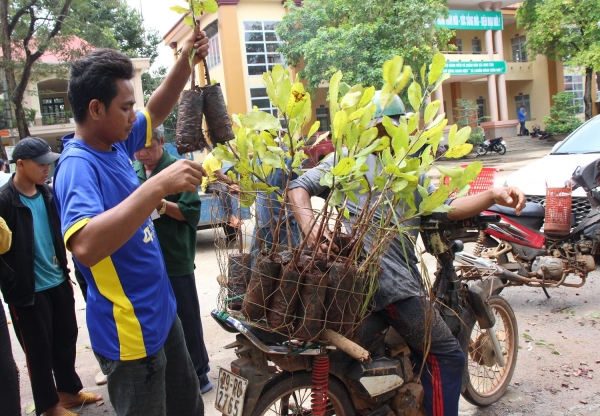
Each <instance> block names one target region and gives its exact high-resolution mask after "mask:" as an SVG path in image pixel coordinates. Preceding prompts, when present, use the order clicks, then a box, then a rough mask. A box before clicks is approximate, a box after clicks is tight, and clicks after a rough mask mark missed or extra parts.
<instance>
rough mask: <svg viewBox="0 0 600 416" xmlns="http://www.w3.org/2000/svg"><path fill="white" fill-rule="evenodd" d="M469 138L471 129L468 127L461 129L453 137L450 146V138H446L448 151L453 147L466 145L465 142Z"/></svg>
mask: <svg viewBox="0 0 600 416" xmlns="http://www.w3.org/2000/svg"><path fill="white" fill-rule="evenodd" d="M469 136H471V127H469V126H466V127H463V128H462V129H460V130H459V131H458V132H457V133H456V135H455V136H454V140H452V144H451V143H450V138H448V147H450V149H452V148H453V147H454V146H458V145H461V144H463V143H466V142H467V140H468V139H469Z"/></svg>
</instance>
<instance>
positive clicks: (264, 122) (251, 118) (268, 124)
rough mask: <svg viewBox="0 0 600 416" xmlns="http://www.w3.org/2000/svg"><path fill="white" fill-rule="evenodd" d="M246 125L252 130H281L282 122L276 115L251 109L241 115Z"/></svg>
mask: <svg viewBox="0 0 600 416" xmlns="http://www.w3.org/2000/svg"><path fill="white" fill-rule="evenodd" d="M240 119H241V121H242V123H243V125H244V127H246V128H249V129H252V130H271V129H275V130H281V122H280V121H279V119H278V118H277V117H275V116H273V115H272V114H270V113H266V112H264V111H251V112H250V113H247V114H244V115H243V116H242V117H240Z"/></svg>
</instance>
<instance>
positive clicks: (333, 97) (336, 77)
mask: <svg viewBox="0 0 600 416" xmlns="http://www.w3.org/2000/svg"><path fill="white" fill-rule="evenodd" d="M341 80H342V71H337V72H336V73H335V74H333V76H332V77H331V79H330V80H329V114H330V117H331V119H332V120H335V116H336V114H337V112H338V111H339V109H340V107H339V104H338V98H339V95H340V81H341Z"/></svg>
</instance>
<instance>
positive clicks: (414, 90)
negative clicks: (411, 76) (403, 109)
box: [408, 81, 423, 113]
mask: <svg viewBox="0 0 600 416" xmlns="http://www.w3.org/2000/svg"><path fill="white" fill-rule="evenodd" d="M421 98H423V95H422V92H421V86H420V85H419V83H418V82H417V81H413V83H412V84H410V87H408V101H409V102H410V105H411V106H412V108H413V110H415V113H417V112H419V109H420V108H421Z"/></svg>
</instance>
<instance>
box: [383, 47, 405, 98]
mask: <svg viewBox="0 0 600 416" xmlns="http://www.w3.org/2000/svg"><path fill="white" fill-rule="evenodd" d="M403 64H404V59H403V58H402V57H401V56H395V57H394V58H392V59H390V60H387V61H385V62H384V63H383V79H384V80H385V81H386V82H387V83H388V84H391V85H395V84H396V83H397V82H398V78H400V73H401V71H402V65H403ZM382 107H383V106H382Z"/></svg>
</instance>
